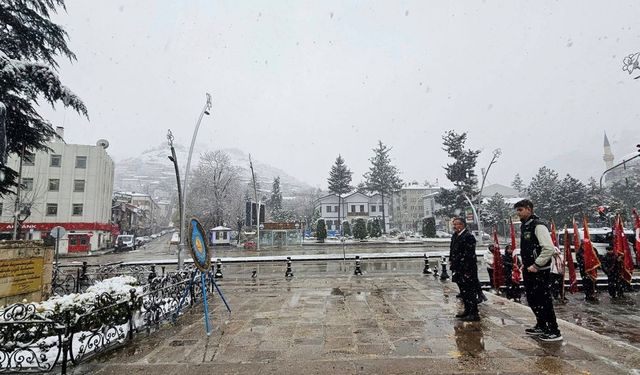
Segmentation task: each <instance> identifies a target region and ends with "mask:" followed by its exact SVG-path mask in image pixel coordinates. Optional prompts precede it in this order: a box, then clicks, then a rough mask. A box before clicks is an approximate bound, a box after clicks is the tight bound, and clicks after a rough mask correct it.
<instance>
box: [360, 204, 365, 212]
mask: <svg viewBox="0 0 640 375" xmlns="http://www.w3.org/2000/svg"><path fill="white" fill-rule="evenodd" d="M360 212H364V204H361V205H360Z"/></svg>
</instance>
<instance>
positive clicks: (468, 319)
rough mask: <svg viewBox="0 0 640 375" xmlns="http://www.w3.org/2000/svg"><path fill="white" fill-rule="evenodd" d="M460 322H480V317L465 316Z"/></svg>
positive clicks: (475, 315) (476, 315) (473, 315)
mask: <svg viewBox="0 0 640 375" xmlns="http://www.w3.org/2000/svg"><path fill="white" fill-rule="evenodd" d="M460 320H462V321H463V322H478V321H480V316H479V315H478V314H471V315H465V316H463V317H462V318H460Z"/></svg>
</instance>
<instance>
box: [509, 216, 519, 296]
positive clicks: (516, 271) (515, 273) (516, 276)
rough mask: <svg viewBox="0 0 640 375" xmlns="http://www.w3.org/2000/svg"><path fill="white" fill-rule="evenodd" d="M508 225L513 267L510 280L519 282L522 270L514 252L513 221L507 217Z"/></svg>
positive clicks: (514, 229)
mask: <svg viewBox="0 0 640 375" xmlns="http://www.w3.org/2000/svg"><path fill="white" fill-rule="evenodd" d="M509 227H510V232H511V250H513V268H512V269H511V280H512V281H513V282H514V283H516V284H520V281H522V272H521V271H520V266H519V265H518V254H516V228H515V227H514V226H513V221H511V219H509Z"/></svg>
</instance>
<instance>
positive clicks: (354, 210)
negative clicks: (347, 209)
mask: <svg viewBox="0 0 640 375" xmlns="http://www.w3.org/2000/svg"><path fill="white" fill-rule="evenodd" d="M351 212H354V213H355V212H356V205H355V204H352V205H351Z"/></svg>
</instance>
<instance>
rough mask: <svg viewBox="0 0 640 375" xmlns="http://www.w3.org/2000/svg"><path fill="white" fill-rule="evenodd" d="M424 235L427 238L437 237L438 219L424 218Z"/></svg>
mask: <svg viewBox="0 0 640 375" xmlns="http://www.w3.org/2000/svg"><path fill="white" fill-rule="evenodd" d="M422 235H423V236H424V237H427V238H435V237H436V219H435V218H433V217H425V218H424V219H422Z"/></svg>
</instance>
